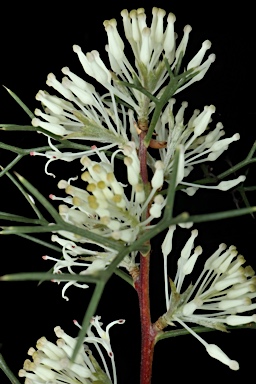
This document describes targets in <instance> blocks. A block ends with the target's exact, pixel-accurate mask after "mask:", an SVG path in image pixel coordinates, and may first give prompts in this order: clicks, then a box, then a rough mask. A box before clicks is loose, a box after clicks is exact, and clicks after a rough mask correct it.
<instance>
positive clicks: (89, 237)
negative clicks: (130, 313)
mask: <svg viewBox="0 0 256 384" xmlns="http://www.w3.org/2000/svg"><path fill="white" fill-rule="evenodd" d="M152 13H153V17H152V22H151V26H150V27H148V26H147V23H146V15H145V12H144V9H142V8H139V9H137V10H133V11H131V12H130V13H129V12H128V11H127V10H124V11H122V13H121V15H122V17H123V27H124V34H125V37H126V40H127V42H128V44H129V45H130V48H131V51H132V54H133V57H134V58H133V59H132V60H130V59H128V56H126V53H125V50H126V48H127V47H126V46H127V42H124V40H123V39H122V37H121V36H120V34H119V32H118V29H117V22H116V20H114V19H112V20H107V21H105V22H104V27H105V29H106V32H107V37H108V45H107V46H106V51H107V53H108V57H109V64H104V63H103V61H102V60H101V58H100V55H99V53H98V52H97V51H92V52H88V53H86V54H84V53H83V52H82V49H81V48H80V47H79V46H77V45H74V46H73V50H74V52H75V53H76V54H77V56H78V59H79V61H80V63H81V65H82V67H83V69H84V72H85V75H86V76H85V79H82V78H81V77H79V76H77V75H76V74H75V73H73V72H72V71H71V70H70V69H69V68H68V67H64V68H63V69H62V72H63V74H64V75H65V77H64V78H63V79H62V82H60V81H59V80H57V78H56V77H55V75H54V74H52V73H51V74H49V75H48V78H47V85H48V86H50V87H52V88H53V89H54V90H55V91H57V92H58V94H59V95H57V96H56V95H53V94H50V93H48V92H47V91H43V90H40V91H39V92H38V94H37V95H36V99H37V100H39V101H40V102H41V104H42V109H39V108H37V109H36V110H35V113H34V114H31V112H30V111H29V110H28V109H27V108H26V107H24V105H23V104H22V103H21V101H20V100H19V99H18V98H17V96H14V97H15V98H16V100H17V101H18V102H19V103H20V104H21V105H22V106H23V107H24V109H25V110H26V111H28V113H29V115H30V116H31V117H33V119H32V127H31V128H33V127H34V130H36V131H38V132H40V133H42V134H43V135H45V136H46V137H47V138H48V143H49V146H48V148H47V150H45V147H44V148H43V149H42V148H38V150H36V149H33V151H30V154H31V155H32V156H44V157H45V158H46V159H47V161H46V164H45V173H46V174H47V175H51V176H53V177H56V175H55V174H53V173H52V172H50V170H49V168H50V163H51V162H53V161H56V160H62V161H66V162H72V161H74V164H77V160H80V164H81V174H80V176H81V179H82V183H83V184H81V182H80V184H78V182H77V179H78V176H77V173H78V172H80V171H75V173H74V175H73V177H70V178H69V179H67V180H63V179H61V180H59V181H58V184H57V185H58V188H59V189H60V190H61V191H63V193H62V196H57V195H54V194H51V195H50V199H51V200H52V201H54V202H55V201H60V205H59V212H56V211H55V210H54V208H53V207H52V205H51V204H50V203H49V201H47V200H46V199H45V198H44V197H43V196H42V195H41V194H40V193H39V192H38V191H37V190H36V189H35V188H34V187H33V186H32V185H31V184H30V183H29V182H28V181H26V180H25V179H24V178H22V177H21V176H19V175H18V178H19V181H20V182H21V184H19V187H20V189H21V190H22V191H23V194H24V195H25V197H26V198H27V200H28V201H29V202H30V204H31V205H32V207H33V209H34V211H35V212H36V214H37V215H38V220H37V221H36V222H35V224H40V225H41V226H42V231H46V232H52V237H51V240H52V242H54V243H58V244H59V245H60V246H61V251H62V256H61V257H60V258H56V257H52V256H51V255H45V256H43V259H44V260H49V261H51V262H54V265H53V269H52V273H49V274H32V275H31V277H29V276H28V275H26V276H25V277H24V279H30V278H31V279H34V278H38V279H51V280H52V281H55V282H58V283H61V281H64V282H65V285H64V287H63V288H62V297H63V298H64V299H66V300H68V297H67V295H66V290H67V288H68V287H70V286H75V287H80V288H87V287H88V284H87V283H90V282H93V283H96V288H95V292H96V293H95V294H94V295H93V298H92V300H91V302H90V304H89V306H88V310H87V312H86V315H85V318H84V321H83V324H82V326H81V330H80V332H79V337H78V339H77V340H75V339H73V338H71V337H70V336H68V335H67V334H66V333H65V332H64V331H63V330H61V328H60V327H57V328H55V333H56V335H57V336H58V337H60V338H61V339H60V340H58V342H57V345H54V344H53V343H51V342H49V341H47V340H46V339H45V338H41V339H40V340H39V341H38V343H37V349H38V350H37V351H36V350H35V349H33V348H31V349H30V350H29V355H31V356H32V359H33V362H32V361H30V360H26V361H25V363H24V368H23V369H22V370H20V372H19V376H20V377H26V380H25V382H26V383H27V384H33V383H69V384H75V383H91V382H97V383H113V384H116V383H117V376H116V369H115V364H114V355H113V351H112V349H111V345H110V340H109V333H108V331H109V328H110V327H111V326H112V325H113V324H116V323H119V324H121V323H123V322H124V321H123V320H119V321H116V322H112V323H110V324H109V325H108V326H107V329H106V331H103V329H102V327H101V323H100V322H99V317H97V316H96V317H92V316H93V315H94V313H95V310H96V307H97V304H98V301H99V299H100V296H101V293H102V291H103V289H104V285H105V283H106V282H107V280H108V279H109V278H110V276H111V274H112V273H113V272H115V273H117V274H119V276H120V277H122V278H124V280H126V281H128V282H130V283H131V285H132V286H133V287H134V288H135V289H136V291H137V292H138V297H139V305H140V312H141V331H142V346H141V351H142V354H141V384H149V383H150V381H151V369H152V360H153V351H154V346H155V344H156V342H157V341H158V340H160V339H161V338H162V335H163V334H165V333H167V334H168V335H169V336H170V337H171V332H172V331H169V329H170V327H172V326H174V325H175V324H177V323H178V324H179V325H181V326H182V327H184V328H185V329H186V330H187V331H188V332H190V333H192V334H193V335H194V336H195V337H196V338H197V339H198V340H199V341H200V342H201V343H202V344H203V345H204V346H205V348H206V351H207V352H208V354H209V355H210V356H212V357H213V358H215V359H218V360H219V361H220V362H222V363H223V364H226V365H228V366H229V367H230V368H231V369H233V370H237V369H238V368H239V365H238V363H237V362H236V361H234V360H231V359H230V358H229V357H228V356H227V355H226V354H225V353H224V352H223V351H222V350H221V349H220V347H218V346H217V345H215V344H208V343H206V342H205V341H204V340H203V339H202V338H201V337H200V336H199V335H198V334H197V333H195V331H194V330H193V329H192V328H190V327H189V326H188V325H187V323H194V324H199V325H200V326H202V327H207V328H215V329H217V330H221V331H225V330H226V328H227V326H228V327H230V326H237V325H238V326H241V325H244V324H248V323H251V322H256V315H252V314H251V311H253V310H255V308H256V304H254V303H253V302H252V300H253V299H254V298H255V296H256V294H255V292H256V278H255V276H254V271H253V269H252V268H251V267H242V265H243V264H244V263H245V260H244V258H243V257H242V256H241V255H237V250H236V248H235V247H234V246H231V247H229V248H227V247H226V245H225V244H221V245H220V246H219V248H218V250H217V251H216V252H215V253H214V254H213V255H212V256H211V257H210V258H208V259H207V260H206V261H205V263H204V266H203V270H202V273H201V274H200V276H199V278H198V280H197V281H196V282H195V284H192V283H191V284H190V285H188V286H186V287H185V288H184V280H185V277H186V276H188V275H190V274H191V273H192V271H193V269H194V265H195V263H196V261H197V259H198V258H199V256H200V254H201V253H202V248H201V247H200V246H197V247H195V248H194V240H195V238H196V236H197V230H196V229H193V230H192V233H191V237H190V238H189V240H188V241H187V243H186V244H185V246H184V248H183V249H182V251H181V255H180V257H179V259H178V260H177V272H176V275H175V274H174V276H169V272H168V259H169V258H170V257H171V256H170V255H171V253H172V240H173V235H174V231H175V228H176V224H178V225H179V226H180V227H183V228H185V229H184V230H186V231H187V229H188V228H190V227H192V226H193V224H194V222H199V221H206V220H207V219H206V217H205V216H206V215H201V216H200V215H199V216H197V217H193V216H189V214H187V213H183V214H181V215H179V216H178V217H175V218H174V217H173V201H174V195H175V190H177V189H180V190H182V191H183V192H185V193H187V194H188V195H189V196H192V195H194V194H195V193H196V191H197V190H198V189H199V188H206V189H207V188H208V189H209V188H211V189H217V190H220V191H226V190H229V189H231V188H234V187H236V186H237V185H238V184H239V183H241V182H243V181H244V180H245V176H244V175H240V176H237V177H235V178H232V177H231V178H228V179H226V180H223V178H224V177H226V176H227V177H228V176H229V175H232V173H233V170H232V169H231V170H229V171H227V172H224V173H223V174H222V175H220V176H219V177H216V179H215V178H204V179H203V182H201V181H200V180H199V181H197V182H191V177H192V175H193V173H192V170H193V168H194V167H195V166H196V165H198V164H202V163H205V162H212V161H215V160H216V159H217V158H218V157H219V156H220V155H221V154H222V153H223V152H224V151H226V150H227V149H228V146H229V145H230V144H231V143H232V142H234V141H237V140H239V134H238V133H236V134H234V135H233V136H232V137H230V138H223V136H224V134H225V132H224V130H223V125H222V123H220V122H218V123H217V125H216V127H215V128H210V125H211V122H212V115H213V114H214V112H215V107H214V106H213V105H207V106H205V107H204V109H203V111H201V112H200V111H199V110H195V111H194V113H193V114H192V116H191V117H190V118H189V119H187V118H186V117H185V113H186V111H185V110H186V108H187V107H188V103H187V102H183V103H182V104H181V106H180V107H178V108H177V109H176V105H175V98H174V97H173V96H174V95H175V94H177V93H179V92H180V91H182V90H183V89H185V88H187V87H188V86H190V85H191V84H193V83H194V82H196V81H199V80H201V79H202V78H203V77H204V75H205V74H206V72H207V71H208V69H209V67H210V65H211V63H212V62H213V61H214V60H215V55H214V54H210V55H209V57H208V58H207V59H205V58H204V57H205V54H206V51H207V50H208V49H210V47H211V43H210V42H209V41H208V40H206V41H204V42H203V43H202V47H201V48H200V50H199V51H198V53H197V54H196V55H195V56H194V57H192V58H191V59H190V60H188V63H187V64H186V66H185V69H184V70H183V71H182V70H181V68H182V67H184V64H183V57H184V55H185V52H186V47H187V43H188V38H189V33H190V31H191V27H190V26H188V25H187V26H185V28H184V35H183V37H182V39H181V40H180V42H179V44H178V45H177V44H176V40H177V36H176V34H175V32H174V22H175V16H174V15H173V14H172V13H170V14H169V15H168V17H167V25H166V28H164V23H165V21H164V18H165V14H166V12H165V11H164V10H162V9H158V8H153V11H152ZM176 45H177V46H176ZM129 56H130V54H129ZM88 77H91V78H93V79H94V81H95V80H96V81H97V82H98V83H100V84H101V85H102V86H103V87H105V89H106V93H105V94H104V95H100V94H99V93H98V92H97V91H96V89H95V87H94V86H93V85H92V84H90V83H89V82H87V80H88ZM3 129H6V130H8V125H5V126H3ZM10 129H11V128H10ZM12 129H13V127H12ZM54 141H59V142H60V143H59V144H56V143H54ZM84 141H86V143H88V142H90V144H91V147H88V146H86V145H84V144H83V143H84ZM81 142H82V144H81ZM65 148H67V149H68V151H66V150H65ZM151 148H152V149H153V150H151ZM12 150H13V151H14V152H15V148H13V149H12ZM19 153H22V152H19ZM27 153H28V151H27V152H26V154H27ZM252 155H253V151H251V153H250V156H249V157H248V159H247V160H248V161H249V160H250V158H251V157H252ZM21 157H22V156H21ZM120 164H121V166H123V169H124V170H125V175H124V173H121V172H120V171H119V168H120ZM242 166H244V163H243V164H241V166H240V165H238V166H237V167H236V170H238V169H239V168H242ZM9 168H10V167H9ZM2 172H3V173H6V174H7V175H8V176H9V177H10V178H12V177H11V176H10V174H8V172H7V171H4V170H3V171H2ZM188 176H189V179H187V178H188ZM15 183H17V181H15ZM209 184H211V185H209ZM213 184H215V185H213ZM22 185H23V186H25V187H26V188H27V189H28V191H29V192H30V194H31V195H34V197H36V198H37V199H38V200H39V201H40V202H41V203H43V205H44V206H45V208H46V209H47V210H48V212H49V213H50V214H51V215H52V217H53V219H54V220H55V223H48V222H46V220H45V219H44V218H43V216H42V215H41V213H40V212H39V211H38V209H37V207H36V206H35V203H34V200H32V197H31V196H30V195H28V194H27V192H25V190H24V189H22V188H23V187H22ZM165 187H167V189H165ZM64 192H65V194H64ZM54 204H55V203H54ZM241 211H242V213H249V212H252V210H251V209H250V208H246V209H244V210H241ZM239 212H240V211H235V213H234V211H232V213H230V216H232V215H233V216H234V215H238V214H242V213H239ZM208 216H210V215H208ZM228 216H229V214H228V213H226V214H224V215H223V213H220V214H219V215H216V216H215V218H216V219H218V218H223V217H228ZM19 221H20V219H19ZM26 222H27V221H26ZM29 222H33V220H32V221H29ZM38 228H39V229H38ZM167 228H169V229H168V231H167V234H166V237H165V239H164V241H163V244H162V253H163V264H164V281H165V300H166V312H165V313H164V314H163V315H162V316H160V317H159V319H158V320H157V321H156V322H155V323H152V321H151V317H150V297H149V281H148V280H149V259H150V242H149V241H150V239H151V238H152V237H153V236H155V235H156V234H158V233H160V232H162V231H163V230H165V229H167ZM17 232H21V233H26V232H27V233H29V232H33V230H32V229H31V227H8V228H7V227H6V228H4V230H3V231H2V233H6V234H7V233H8V234H10V233H17ZM37 232H40V226H38V227H37ZM41 244H42V242H41ZM45 245H46V246H49V247H50V248H53V249H55V248H54V247H53V245H52V244H47V243H45ZM124 271H125V272H124ZM16 278H17V279H18V278H20V279H22V276H21V275H20V276H18V277H17V276H16V275H9V276H4V277H3V278H2V279H3V280H11V279H16ZM192 280H193V278H191V281H192ZM249 311H250V314H246V313H247V312H249ZM89 322H90V325H89ZM88 325H89V328H88ZM93 326H94V327H95V328H96V330H97V333H98V336H95V335H94V334H93V332H92V327H93ZM166 328H167V332H165V331H166ZM88 343H94V344H95V346H96V348H97V350H98V352H99V355H100V357H101V359H102V364H103V370H102V369H101V368H100V366H99V364H98V363H97V361H96V360H95V358H94V357H93V355H92V352H91V351H90V350H89V348H88V346H87V344H88ZM82 345H83V346H82ZM99 346H101V347H103V348H105V350H106V351H107V353H108V356H109V357H110V359H111V361H112V372H113V373H112V374H111V375H110V373H109V368H108V364H107V363H106V361H105V359H104V357H103V354H102V352H101V350H100V348H99Z"/></svg>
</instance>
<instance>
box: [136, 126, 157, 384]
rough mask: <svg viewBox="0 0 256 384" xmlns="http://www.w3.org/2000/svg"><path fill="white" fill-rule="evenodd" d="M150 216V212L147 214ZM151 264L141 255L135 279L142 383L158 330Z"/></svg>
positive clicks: (142, 151)
mask: <svg viewBox="0 0 256 384" xmlns="http://www.w3.org/2000/svg"><path fill="white" fill-rule="evenodd" d="M145 136H146V132H144V131H142V132H141V134H140V147H139V159H140V171H141V178H142V181H143V184H147V183H148V172H147V161H146V159H147V148H146V147H145V145H144V143H143V140H144V138H145ZM145 216H146V217H148V212H147V213H146V215H145ZM149 266H150V251H149V252H148V253H147V254H146V255H142V254H141V255H140V273H139V276H138V278H137V279H136V280H135V282H134V284H135V288H136V290H137V292H138V297H139V306H140V320H141V370H140V384H150V383H151V375H152V363H153V354H154V345H155V336H156V334H157V332H156V330H154V329H153V327H152V323H151V317H150V299H149Z"/></svg>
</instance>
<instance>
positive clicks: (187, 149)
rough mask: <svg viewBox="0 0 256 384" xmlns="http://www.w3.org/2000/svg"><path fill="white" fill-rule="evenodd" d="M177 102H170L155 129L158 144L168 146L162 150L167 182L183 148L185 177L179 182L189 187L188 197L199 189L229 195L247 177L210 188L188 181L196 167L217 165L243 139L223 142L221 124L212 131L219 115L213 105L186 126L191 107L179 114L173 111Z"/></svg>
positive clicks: (190, 120) (182, 164)
mask: <svg viewBox="0 0 256 384" xmlns="http://www.w3.org/2000/svg"><path fill="white" fill-rule="evenodd" d="M175 102H176V100H175V99H173V98H172V99H171V100H170V101H169V103H168V104H167V106H166V108H165V110H164V111H163V113H162V114H161V116H160V119H159V121H158V123H157V125H156V128H155V132H156V135H157V139H158V141H159V142H160V143H165V145H163V146H162V147H161V148H159V155H160V159H161V161H162V162H163V163H164V175H165V180H166V181H167V182H169V180H170V175H171V172H172V167H173V158H174V155H175V151H176V149H177V148H178V147H181V146H182V151H183V154H182V156H181V158H180V161H181V167H180V168H181V175H178V181H179V183H180V184H182V185H184V186H186V187H187V188H186V189H184V191H185V192H186V193H187V194H188V195H190V196H191V195H193V194H194V193H195V192H196V190H197V189H198V188H214V189H219V190H223V191H225V190H228V189H230V188H233V187H234V186H235V185H237V184H239V183H240V182H242V181H244V180H245V176H243V175H242V176H239V177H237V178H236V179H234V180H229V181H222V182H220V183H219V184H218V185H217V186H210V187H209V186H205V185H199V184H193V183H188V182H186V181H184V178H185V177H186V176H188V175H189V174H190V172H191V171H192V170H193V168H194V166H195V165H196V164H200V163H205V162H209V161H215V160H216V159H217V158H218V157H219V156H220V155H221V154H222V153H223V152H224V151H226V150H227V149H228V146H229V145H230V144H231V143H232V142H234V141H237V140H239V138H240V136H239V134H238V133H236V134H234V135H233V136H232V137H230V138H225V139H222V137H223V136H224V135H225V131H224V130H223V124H222V123H220V122H219V123H217V125H216V127H215V129H213V130H209V123H210V122H211V116H212V114H213V113H214V112H215V107H214V106H213V105H210V106H205V107H204V110H203V111H202V112H201V113H200V111H199V110H198V109H196V110H195V111H194V113H193V115H192V116H191V118H190V119H189V121H188V122H187V123H185V122H184V112H185V110H186V108H187V107H188V103H187V102H185V101H184V102H183V103H182V105H181V107H180V108H179V110H178V111H177V113H176V114H175V113H174V111H173V109H174V108H173V107H174V104H175Z"/></svg>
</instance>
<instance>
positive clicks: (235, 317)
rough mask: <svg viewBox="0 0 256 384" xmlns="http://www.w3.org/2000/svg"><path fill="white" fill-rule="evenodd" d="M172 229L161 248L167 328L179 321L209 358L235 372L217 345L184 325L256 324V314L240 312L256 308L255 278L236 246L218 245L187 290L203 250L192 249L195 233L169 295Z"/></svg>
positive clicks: (179, 265) (193, 232)
mask: <svg viewBox="0 0 256 384" xmlns="http://www.w3.org/2000/svg"><path fill="white" fill-rule="evenodd" d="M174 231H175V226H172V227H170V228H169V230H168V232H167V235H166V238H165V240H164V242H163V245H162V251H163V255H164V261H165V263H164V264H165V270H164V273H165V296H166V308H167V312H166V314H165V315H164V316H163V317H164V319H165V320H166V322H167V323H168V324H170V325H173V323H175V322H178V323H180V324H181V325H182V326H183V327H185V328H186V329H187V330H188V331H189V332H191V333H192V334H193V335H194V336H195V337H196V338H197V339H198V340H199V341H200V342H201V343H202V344H203V345H204V346H205V348H206V350H207V352H208V353H209V354H210V356H212V357H214V358H216V359H218V360H220V361H221V362H223V363H224V364H227V365H229V366H230V368H231V369H234V370H236V369H238V368H239V366H238V364H237V363H234V362H233V361H231V360H230V359H228V358H227V356H226V355H225V354H224V353H223V352H222V351H221V350H220V349H219V347H217V346H212V345H209V344H207V343H206V342H205V341H204V340H203V339H202V338H201V337H200V336H199V335H197V334H195V332H193V331H192V330H191V329H190V328H189V327H188V326H187V325H186V323H196V324H199V325H203V326H205V327H211V328H215V329H218V330H222V331H225V330H226V326H225V325H232V326H235V325H241V324H248V323H250V322H256V314H254V315H243V313H245V312H248V311H252V310H255V309H256V304H255V303H252V299H254V298H255V297H256V277H255V273H254V271H253V269H252V268H251V267H250V266H247V267H242V265H243V264H244V263H245V259H244V257H243V256H241V255H238V252H237V250H236V247H235V246H233V245H232V246H230V247H229V248H227V246H226V245H225V244H220V246H219V248H218V249H217V250H216V251H215V252H214V253H213V254H212V256H211V257H209V258H208V259H207V260H206V262H205V264H204V268H203V270H202V272H201V274H200V276H199V278H198V279H197V281H196V282H195V284H194V285H190V286H189V287H188V288H187V289H184V288H183V284H184V280H185V278H186V276H188V275H190V274H191V272H192V271H193V268H194V265H195V263H196V261H197V258H198V257H199V256H200V254H201V253H202V248H201V247H200V246H197V247H196V248H194V240H195V238H196V237H197V235H198V231H197V230H193V231H192V232H191V236H190V238H189V239H188V241H187V243H186V244H185V246H184V248H183V249H182V251H181V255H180V257H179V259H178V262H177V273H176V276H175V278H174V280H173V282H171V294H169V291H168V283H167V281H168V276H167V258H168V255H169V253H170V252H171V249H172V245H171V244H172V238H173V233H174Z"/></svg>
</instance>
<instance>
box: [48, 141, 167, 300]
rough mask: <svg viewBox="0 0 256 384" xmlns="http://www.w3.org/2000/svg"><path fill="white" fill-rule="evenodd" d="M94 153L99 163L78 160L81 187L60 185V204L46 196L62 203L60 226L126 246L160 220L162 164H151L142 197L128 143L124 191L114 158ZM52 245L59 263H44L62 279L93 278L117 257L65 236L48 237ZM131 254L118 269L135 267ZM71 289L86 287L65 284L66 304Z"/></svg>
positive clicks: (134, 157)
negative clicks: (70, 276)
mask: <svg viewBox="0 0 256 384" xmlns="http://www.w3.org/2000/svg"><path fill="white" fill-rule="evenodd" d="M95 151H96V153H97V154H98V156H99V157H100V160H101V161H100V162H99V163H98V162H96V161H93V160H91V159H90V158H89V157H87V156H83V157H82V158H81V163H82V165H83V168H82V170H83V173H82V175H81V178H82V180H83V181H84V182H85V183H86V187H85V188H79V187H76V186H73V185H72V184H71V182H72V181H74V179H70V180H61V181H60V182H59V183H58V187H59V188H60V189H64V190H65V192H66V194H67V196H66V197H64V198H63V197H57V196H55V195H50V198H51V199H52V200H58V201H62V202H63V203H64V204H61V205H60V206H59V213H60V216H61V217H62V218H63V220H64V221H65V222H67V223H69V224H72V225H74V226H76V227H78V228H84V229H86V230H89V231H90V232H91V233H95V234H97V235H100V236H102V237H103V238H110V239H112V240H114V241H115V242H118V243H119V244H120V243H123V244H126V245H129V244H131V243H132V242H134V241H135V240H136V239H137V238H138V236H139V234H140V233H142V232H144V231H145V230H146V229H148V228H151V227H152V225H149V224H150V223H151V221H152V220H153V219H155V218H158V217H160V216H161V213H162V210H163V208H164V206H165V202H166V199H165V198H164V197H163V196H162V195H160V194H158V192H157V191H158V189H160V188H162V186H163V182H164V169H163V163H162V162H161V161H158V162H156V163H155V172H154V174H153V176H152V180H151V191H150V193H148V195H146V191H145V187H144V185H143V183H142V181H141V176H140V164H139V159H138V155H137V152H136V149H135V145H134V143H133V142H128V143H127V145H125V146H124V147H123V149H122V150H120V152H122V154H123V155H124V160H123V162H124V164H125V166H126V169H127V182H128V184H127V185H126V186H124V185H123V184H122V183H121V182H119V181H118V180H117V179H116V176H115V174H114V155H113V156H112V161H110V160H108V158H107V157H106V155H105V154H104V153H103V152H100V151H97V149H96V148H95ZM117 152H118V151H117ZM149 202H152V204H151V207H150V209H149V215H148V217H147V218H146V219H144V220H143V213H144V212H145V210H146V209H147V207H148V203H149ZM52 241H54V242H57V243H59V244H60V245H61V246H62V254H63V258H62V259H55V258H53V257H50V256H43V258H44V260H53V261H56V264H55V266H54V268H53V273H61V272H62V270H63V268H67V269H68V271H69V273H72V274H74V273H75V271H74V268H75V269H76V270H79V273H82V274H93V273H94V272H96V271H99V270H103V269H104V268H105V267H106V266H107V265H108V264H109V263H110V262H111V261H112V260H113V259H114V258H115V257H116V255H117V250H116V249H115V248H114V247H112V248H111V247H109V246H105V245H102V244H97V243H96V242H94V241H90V240H89V239H88V238H85V237H81V236H77V235H75V234H73V233H70V232H67V231H59V232H58V234H53V236H52ZM77 243H80V245H78V244H77ZM136 254H137V252H132V253H131V254H130V255H127V256H126V257H125V258H124V259H123V260H122V262H121V263H120V265H119V267H123V268H125V269H126V270H127V271H128V272H129V273H132V271H133V269H134V268H135V267H136V263H135V257H136ZM70 285H75V286H77V287H82V288H87V287H88V286H87V285H86V284H79V283H77V282H74V281H69V282H67V283H66V284H65V286H64V288H63V290H62V296H63V297H64V298H65V299H66V300H67V299H68V298H67V296H65V291H66V289H67V288H68V287H69V286H70Z"/></svg>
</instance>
